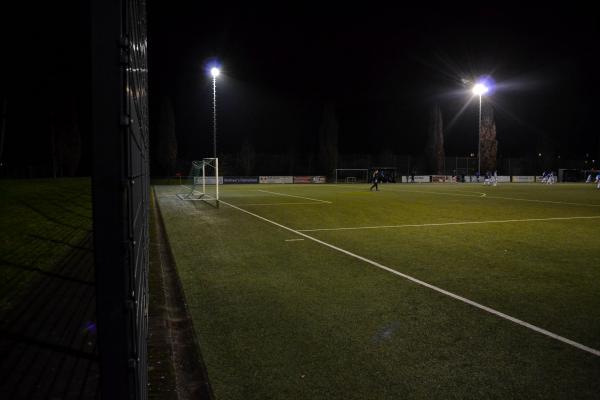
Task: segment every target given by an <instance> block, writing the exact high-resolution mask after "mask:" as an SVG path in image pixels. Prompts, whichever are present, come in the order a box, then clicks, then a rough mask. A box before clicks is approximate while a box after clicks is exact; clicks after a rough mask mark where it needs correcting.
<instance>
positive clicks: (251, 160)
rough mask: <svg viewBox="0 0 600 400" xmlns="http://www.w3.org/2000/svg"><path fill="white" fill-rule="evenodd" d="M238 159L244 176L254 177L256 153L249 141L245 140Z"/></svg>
mask: <svg viewBox="0 0 600 400" xmlns="http://www.w3.org/2000/svg"><path fill="white" fill-rule="evenodd" d="M238 158H239V164H240V167H241V170H242V174H243V175H246V176H248V175H252V173H253V171H254V164H255V162H256V152H255V151H254V147H253V146H252V144H251V143H250V141H249V140H248V139H246V140H244V143H242V148H241V149H240V154H239V157H238Z"/></svg>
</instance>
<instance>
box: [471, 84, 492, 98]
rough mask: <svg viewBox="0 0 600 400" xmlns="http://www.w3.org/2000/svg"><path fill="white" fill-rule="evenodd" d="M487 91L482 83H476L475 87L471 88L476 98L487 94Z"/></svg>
mask: <svg viewBox="0 0 600 400" xmlns="http://www.w3.org/2000/svg"><path fill="white" fill-rule="evenodd" d="M489 90H490V89H489V88H488V87H487V86H485V85H484V84H483V83H477V84H476V85H475V86H473V94H474V95H476V96H481V95H482V94H485V93H487V92H488V91H489Z"/></svg>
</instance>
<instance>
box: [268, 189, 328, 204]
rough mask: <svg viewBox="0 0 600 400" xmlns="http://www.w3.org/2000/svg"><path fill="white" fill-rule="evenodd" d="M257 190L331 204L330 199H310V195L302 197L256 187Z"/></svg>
mask: <svg viewBox="0 0 600 400" xmlns="http://www.w3.org/2000/svg"><path fill="white" fill-rule="evenodd" d="M257 192H263V193H269V194H274V195H277V196H287V197H297V198H299V199H304V200H312V201H318V202H319V203H326V204H331V202H330V201H325V200H319V199H311V198H310V197H302V196H296V195H293V194H285V193H277V192H271V191H269V190H261V189H258V190H257Z"/></svg>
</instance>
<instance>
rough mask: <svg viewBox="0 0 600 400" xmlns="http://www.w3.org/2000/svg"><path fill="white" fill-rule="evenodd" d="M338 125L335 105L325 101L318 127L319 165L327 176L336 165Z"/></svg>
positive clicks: (331, 173) (330, 174)
mask: <svg viewBox="0 0 600 400" xmlns="http://www.w3.org/2000/svg"><path fill="white" fill-rule="evenodd" d="M338 127H339V126H338V122H337V119H336V116H335V106H334V104H333V103H326V104H325V106H324V108H323V119H322V122H321V126H320V128H319V165H320V167H321V170H322V171H323V172H324V173H325V174H327V175H328V176H332V175H333V172H334V170H335V168H336V167H337V157H338Z"/></svg>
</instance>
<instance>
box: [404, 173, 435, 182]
mask: <svg viewBox="0 0 600 400" xmlns="http://www.w3.org/2000/svg"><path fill="white" fill-rule="evenodd" d="M429 182H431V176H429V175H415V183H429ZM402 183H411V181H410V175H409V176H406V175H402Z"/></svg>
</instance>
